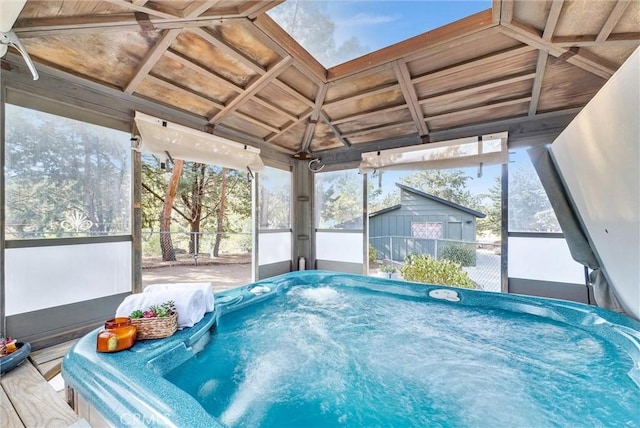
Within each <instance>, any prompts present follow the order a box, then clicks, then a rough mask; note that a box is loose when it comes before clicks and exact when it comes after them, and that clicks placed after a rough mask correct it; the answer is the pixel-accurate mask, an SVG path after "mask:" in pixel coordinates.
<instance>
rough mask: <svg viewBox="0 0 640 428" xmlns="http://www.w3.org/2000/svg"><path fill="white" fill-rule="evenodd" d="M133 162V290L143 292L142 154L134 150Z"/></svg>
mask: <svg viewBox="0 0 640 428" xmlns="http://www.w3.org/2000/svg"><path fill="white" fill-rule="evenodd" d="M131 163H132V164H133V168H132V172H131V173H132V174H133V177H132V180H131V182H132V185H133V188H132V189H131V207H132V208H133V209H132V210H131V240H132V242H131V245H132V252H131V257H132V260H131V266H132V269H131V291H132V292H133V293H140V292H142V155H141V154H140V152H138V151H135V150H133V154H132V159H131Z"/></svg>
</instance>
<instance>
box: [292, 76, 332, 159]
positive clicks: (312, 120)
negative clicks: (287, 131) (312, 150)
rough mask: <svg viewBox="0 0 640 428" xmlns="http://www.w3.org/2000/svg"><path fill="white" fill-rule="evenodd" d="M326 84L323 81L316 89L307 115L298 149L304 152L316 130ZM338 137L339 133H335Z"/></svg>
mask: <svg viewBox="0 0 640 428" xmlns="http://www.w3.org/2000/svg"><path fill="white" fill-rule="evenodd" d="M327 89H328V85H327V84H326V83H325V84H324V85H322V86H320V88H319V89H318V93H317V94H316V100H315V104H314V106H313V113H311V116H310V117H309V122H308V123H307V127H306V129H305V130H304V135H303V136H302V141H301V144H300V151H302V152H306V151H308V150H309V146H310V145H311V140H312V139H313V134H314V132H315V130H316V124H317V123H318V117H319V116H320V112H321V109H322V104H323V103H324V98H325V97H326V96H327ZM337 136H338V137H340V135H339V134H338V135H337Z"/></svg>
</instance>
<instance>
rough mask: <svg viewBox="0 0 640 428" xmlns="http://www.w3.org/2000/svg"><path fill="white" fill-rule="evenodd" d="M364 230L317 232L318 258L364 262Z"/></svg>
mask: <svg viewBox="0 0 640 428" xmlns="http://www.w3.org/2000/svg"><path fill="white" fill-rule="evenodd" d="M362 245H363V237H362V232H356V233H344V232H339V233H334V232H317V233H316V259H318V260H335V261H340V262H346V263H363V262H364V260H363V254H364V248H363V246H362Z"/></svg>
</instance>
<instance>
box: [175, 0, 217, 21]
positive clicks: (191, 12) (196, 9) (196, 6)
mask: <svg viewBox="0 0 640 428" xmlns="http://www.w3.org/2000/svg"><path fill="white" fill-rule="evenodd" d="M222 1H223V0H207V1H204V2H202V3H199V2H193V3H191V4H189V6H187V7H185V8H184V10H183V11H182V17H184V18H195V17H197V16H200V15H202V14H203V13H205V12H206V11H208V10H209V9H211V8H212V7H214V6H215V5H216V4H218V3H222Z"/></svg>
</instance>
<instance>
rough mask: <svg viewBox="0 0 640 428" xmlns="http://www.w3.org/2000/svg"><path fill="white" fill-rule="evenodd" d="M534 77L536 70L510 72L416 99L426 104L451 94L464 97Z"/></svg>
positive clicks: (443, 98) (444, 98)
mask: <svg viewBox="0 0 640 428" xmlns="http://www.w3.org/2000/svg"><path fill="white" fill-rule="evenodd" d="M535 77H536V72H529V73H519V74H512V75H509V76H506V77H501V78H498V79H493V80H489V81H485V82H482V83H477V84H475V85H469V86H465V87H462V88H456V89H453V90H450V91H444V92H439V93H436V94H433V95H430V96H429V97H427V98H422V99H420V100H418V102H419V103H420V104H428V103H430V102H435V101H442V100H446V98H449V97H451V96H456V97H464V96H467V95H472V94H474V93H477V92H481V91H486V90H490V89H495V88H499V87H501V86H506V85H510V84H512V83H518V82H523V81H525V80H532V79H534V78H535Z"/></svg>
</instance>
